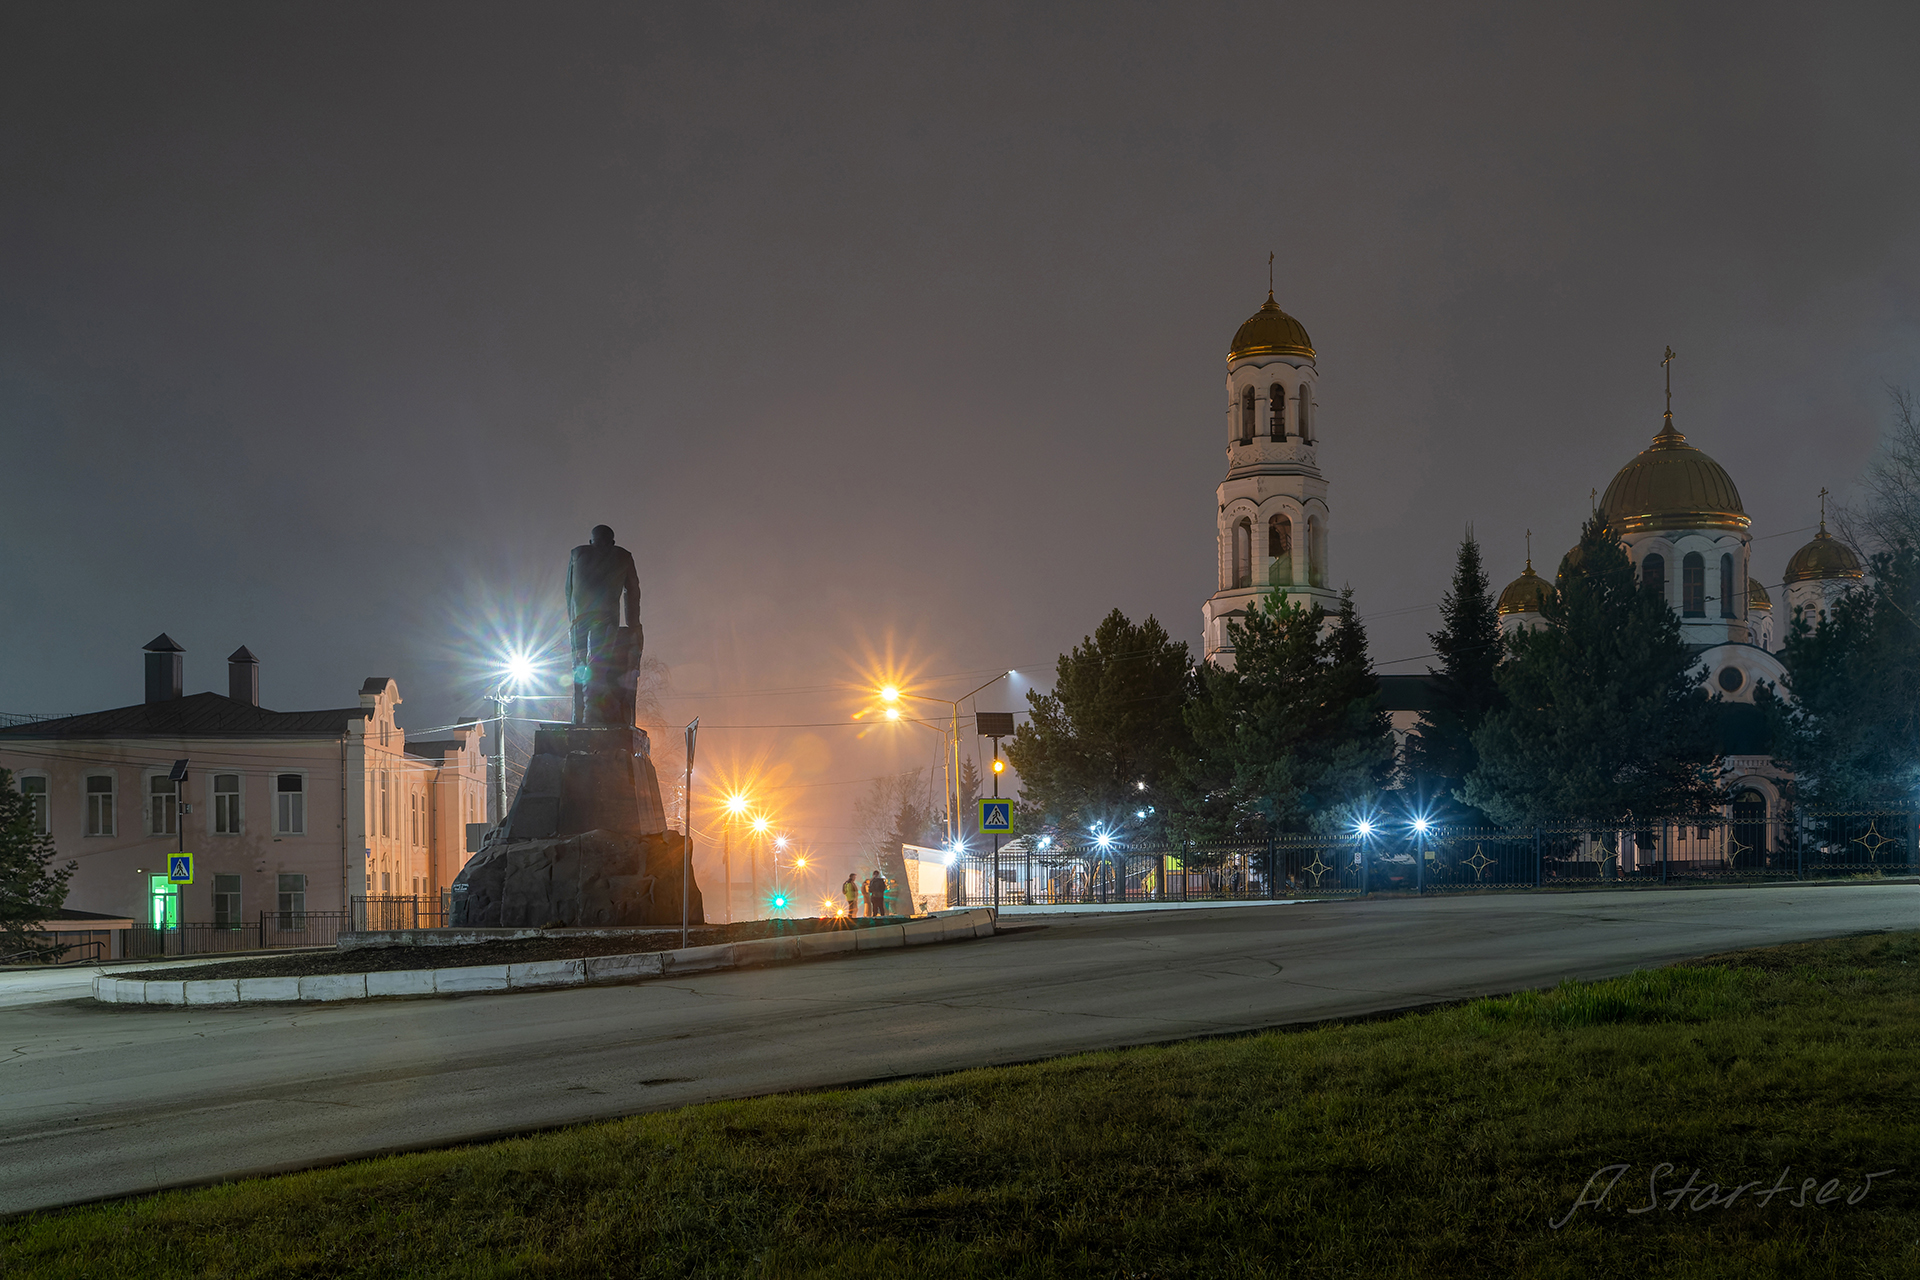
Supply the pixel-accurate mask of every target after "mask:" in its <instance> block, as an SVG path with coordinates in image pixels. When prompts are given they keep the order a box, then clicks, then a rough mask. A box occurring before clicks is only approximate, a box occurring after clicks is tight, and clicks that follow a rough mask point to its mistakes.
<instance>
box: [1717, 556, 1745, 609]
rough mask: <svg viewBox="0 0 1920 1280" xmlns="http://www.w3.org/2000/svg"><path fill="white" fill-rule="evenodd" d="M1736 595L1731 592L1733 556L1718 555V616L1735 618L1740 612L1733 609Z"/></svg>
mask: <svg viewBox="0 0 1920 1280" xmlns="http://www.w3.org/2000/svg"><path fill="white" fill-rule="evenodd" d="M1735 600H1736V597H1735V596H1734V594H1733V556H1732V555H1731V554H1728V555H1723V556H1721V557H1720V616H1721V617H1723V618H1737V617H1739V616H1740V614H1739V613H1738V612H1737V611H1736V610H1735V609H1734V604H1735Z"/></svg>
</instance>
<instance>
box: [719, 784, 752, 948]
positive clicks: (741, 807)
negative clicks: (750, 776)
mask: <svg viewBox="0 0 1920 1280" xmlns="http://www.w3.org/2000/svg"><path fill="white" fill-rule="evenodd" d="M721 808H722V809H723V810H724V811H725V814H726V816H725V817H723V818H721V819H720V876H721V878H722V879H723V880H725V881H726V882H727V923H728V924H732V923H733V820H734V819H735V818H738V817H739V816H740V815H741V814H743V813H745V812H746V811H747V797H746V793H744V792H740V791H735V792H732V793H730V794H729V795H728V796H727V798H726V799H725V800H724V801H722V802H721Z"/></svg>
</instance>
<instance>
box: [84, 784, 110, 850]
mask: <svg viewBox="0 0 1920 1280" xmlns="http://www.w3.org/2000/svg"><path fill="white" fill-rule="evenodd" d="M87 834H88V835H90V836H110V835H112V834H113V775H112V774H110V773H104V774H102V773H96V774H94V775H92V776H91V777H89V778H88V779H87Z"/></svg>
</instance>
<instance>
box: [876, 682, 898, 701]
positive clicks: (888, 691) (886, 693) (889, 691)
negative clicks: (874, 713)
mask: <svg viewBox="0 0 1920 1280" xmlns="http://www.w3.org/2000/svg"><path fill="white" fill-rule="evenodd" d="M880 701H882V702H898V701H900V691H899V690H898V689H896V688H894V687H893V686H892V685H887V686H886V687H885V688H883V689H881V690H880Z"/></svg>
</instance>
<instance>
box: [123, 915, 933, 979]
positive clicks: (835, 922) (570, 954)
mask: <svg viewBox="0 0 1920 1280" xmlns="http://www.w3.org/2000/svg"><path fill="white" fill-rule="evenodd" d="M899 923H900V919H899V918H898V917H891V918H889V917H881V918H878V919H866V918H856V919H851V920H849V919H845V918H836V917H828V918H816V919H809V920H742V921H739V922H738V923H736V924H727V925H701V926H697V927H695V928H692V929H689V930H688V931H687V945H688V946H690V947H706V946H713V945H715V944H716V943H722V942H748V941H751V940H752V939H754V938H773V937H791V936H793V935H795V934H802V933H817V932H819V931H820V930H822V929H849V928H852V929H863V928H869V927H871V926H873V925H882V924H899ZM555 934H556V935H557V936H548V937H545V938H515V939H501V940H499V941H494V942H471V943H459V944H455V945H440V946H430V947H366V946H362V947H355V948H353V949H352V950H350V951H333V950H326V951H300V952H294V953H292V954H282V955H274V956H259V957H256V958H254V959H251V960H229V961H227V962H225V963H223V964H196V965H192V966H188V967H184V968H183V967H174V968H166V969H141V970H138V971H137V972H133V973H116V974H115V975H113V976H114V977H116V978H147V979H152V980H155V981H160V982H170V981H173V980H175V979H178V978H183V977H190V978H192V979H194V980H195V981H196V982H197V981H214V980H218V979H222V978H304V977H309V976H311V975H315V974H322V973H388V972H391V971H393V970H395V969H457V968H461V967H463V966H466V965H478V964H525V963H527V962H529V961H532V960H580V959H584V958H585V957H587V956H625V955H637V954H642V953H645V952H649V951H672V950H675V949H676V948H678V947H679V945H680V930H678V929H657V930H652V931H649V932H646V933H628V934H621V935H619V936H617V937H611V938H609V937H586V936H583V937H578V938H569V937H566V936H565V935H564V934H559V932H558V931H555Z"/></svg>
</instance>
